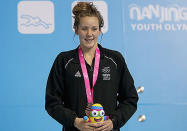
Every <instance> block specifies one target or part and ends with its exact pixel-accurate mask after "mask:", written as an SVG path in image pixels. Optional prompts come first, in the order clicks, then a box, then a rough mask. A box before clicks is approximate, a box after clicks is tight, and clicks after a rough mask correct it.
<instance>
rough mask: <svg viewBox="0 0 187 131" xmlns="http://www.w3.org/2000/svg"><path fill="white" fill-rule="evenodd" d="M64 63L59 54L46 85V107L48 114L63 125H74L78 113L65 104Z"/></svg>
mask: <svg viewBox="0 0 187 131" xmlns="http://www.w3.org/2000/svg"><path fill="white" fill-rule="evenodd" d="M63 68H64V66H63V64H62V60H61V59H59V56H58V57H57V58H56V60H55V62H54V64H53V66H52V68H51V71H50V74H49V77H48V81H47V86H46V96H45V109H46V110H47V112H48V114H49V115H50V116H51V117H52V118H54V119H55V120H56V121H58V122H59V123H61V124H62V125H63V126H73V123H74V120H75V118H76V117H77V115H76V113H75V112H74V111H72V110H70V109H68V108H65V106H64V104H63V100H64V94H65V92H64V77H63Z"/></svg>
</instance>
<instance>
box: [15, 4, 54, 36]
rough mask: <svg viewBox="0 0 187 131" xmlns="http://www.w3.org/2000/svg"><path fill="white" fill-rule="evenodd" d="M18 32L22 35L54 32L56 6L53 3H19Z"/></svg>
mask: <svg viewBox="0 0 187 131" xmlns="http://www.w3.org/2000/svg"><path fill="white" fill-rule="evenodd" d="M18 31H19V32H20V33H22V34H50V33H52V32H53V31H54V5H53V3H52V2H51V1H21V2H19V3H18Z"/></svg>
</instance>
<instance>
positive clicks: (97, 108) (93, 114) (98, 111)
mask: <svg viewBox="0 0 187 131" xmlns="http://www.w3.org/2000/svg"><path fill="white" fill-rule="evenodd" d="M108 118H109V117H108V116H105V112H104V110H103V107H102V105H101V104H98V103H96V104H93V105H92V106H91V108H90V112H89V116H84V118H83V119H84V121H86V122H91V123H98V122H102V121H104V120H108Z"/></svg>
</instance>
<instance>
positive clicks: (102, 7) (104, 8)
mask: <svg viewBox="0 0 187 131" xmlns="http://www.w3.org/2000/svg"><path fill="white" fill-rule="evenodd" d="M79 2H80V1H79ZM89 2H93V4H94V5H95V6H96V8H97V9H98V10H99V11H100V12H101V15H102V16H103V20H104V26H103V28H102V32H103V33H106V32H107V31H108V8H107V3H106V2H105V1H89ZM76 4H77V1H74V2H73V3H72V9H73V7H74V6H75V5H76ZM72 16H73V14H72ZM73 23H74V19H73V17H72V29H73Z"/></svg>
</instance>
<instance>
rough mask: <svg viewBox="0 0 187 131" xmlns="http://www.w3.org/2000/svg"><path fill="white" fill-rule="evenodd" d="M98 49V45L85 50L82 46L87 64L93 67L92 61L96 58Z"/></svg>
mask: <svg viewBox="0 0 187 131" xmlns="http://www.w3.org/2000/svg"><path fill="white" fill-rule="evenodd" d="M80 46H81V45H80ZM96 48H97V44H95V45H94V47H92V48H90V49H88V48H84V47H83V46H81V49H82V52H83V55H84V59H85V60H86V62H87V63H88V64H89V65H92V60H93V58H94V57H95V51H96Z"/></svg>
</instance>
